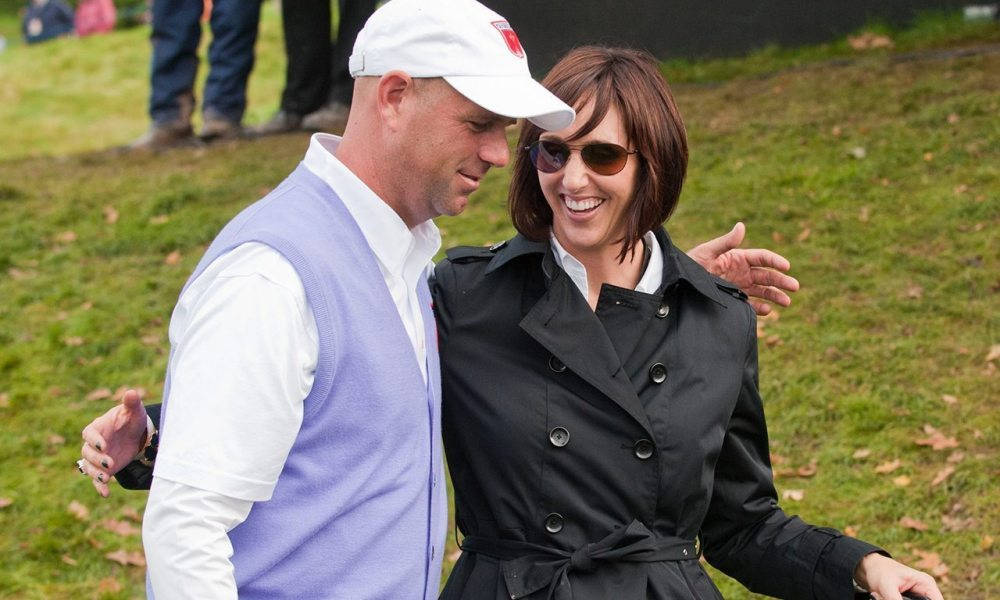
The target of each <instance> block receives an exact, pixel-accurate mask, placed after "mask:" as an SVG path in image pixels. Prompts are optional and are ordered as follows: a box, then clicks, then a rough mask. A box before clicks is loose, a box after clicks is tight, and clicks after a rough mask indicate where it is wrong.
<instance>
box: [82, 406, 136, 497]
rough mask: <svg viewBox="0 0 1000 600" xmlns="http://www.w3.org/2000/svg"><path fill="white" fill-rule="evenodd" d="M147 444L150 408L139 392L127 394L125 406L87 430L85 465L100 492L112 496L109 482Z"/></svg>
mask: <svg viewBox="0 0 1000 600" xmlns="http://www.w3.org/2000/svg"><path fill="white" fill-rule="evenodd" d="M145 442H146V408H145V407H144V406H143V405H142V401H141V400H140V399H139V393H138V392H136V391H135V390H129V391H127V392H125V396H124V397H123V398H122V403H121V404H119V405H118V406H115V407H114V408H112V409H111V410H109V411H108V412H106V413H104V414H103V415H101V416H99V417H97V418H96V419H94V420H93V421H91V423H90V425H87V426H86V427H85V428H84V429H83V448H82V449H81V450H80V454H81V455H82V456H83V462H82V463H80V468H81V469H83V472H84V473H85V474H87V475H88V476H90V478H91V479H92V480H93V482H94V487H95V488H96V489H97V492H98V493H99V494H100V495H101V496H104V497H105V498H107V497H108V494H110V493H111V490H109V489H108V481H110V480H111V476H112V475H114V474H115V473H117V472H118V471H120V470H121V469H122V467H124V466H125V465H127V464H128V463H130V462H132V459H133V458H134V457H135V455H136V454H137V453H138V452H139V450H140V449H141V448H142V446H143V444H144V443H145Z"/></svg>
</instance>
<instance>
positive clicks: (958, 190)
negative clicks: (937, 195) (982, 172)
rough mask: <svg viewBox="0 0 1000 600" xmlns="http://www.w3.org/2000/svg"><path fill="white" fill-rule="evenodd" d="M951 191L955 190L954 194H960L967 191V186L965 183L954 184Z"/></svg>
mask: <svg viewBox="0 0 1000 600" xmlns="http://www.w3.org/2000/svg"><path fill="white" fill-rule="evenodd" d="M952 191H954V192H955V195H956V196H961V195H962V194H964V193H965V192H967V191H969V186H968V185H966V184H964V183H960V184H958V185H956V186H955V189H954V190H952Z"/></svg>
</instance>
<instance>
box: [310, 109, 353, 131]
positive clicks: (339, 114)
mask: <svg viewBox="0 0 1000 600" xmlns="http://www.w3.org/2000/svg"><path fill="white" fill-rule="evenodd" d="M350 110H351V107H350V106H347V105H345V104H341V103H339V102H331V103H329V104H327V105H325V106H323V107H322V108H320V109H319V110H317V111H314V112H311V113H309V114H308V115H306V116H305V117H303V118H302V129H304V130H306V131H322V132H324V133H333V134H335V135H341V134H342V133H344V127H346V126H347V115H348V113H349V112H350Z"/></svg>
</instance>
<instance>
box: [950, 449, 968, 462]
mask: <svg viewBox="0 0 1000 600" xmlns="http://www.w3.org/2000/svg"><path fill="white" fill-rule="evenodd" d="M946 460H947V461H948V462H950V463H952V464H954V463H960V462H962V461H963V460H965V452H962V451H961V450H955V451H954V452H952V453H951V454H949V455H948V458H947V459H946Z"/></svg>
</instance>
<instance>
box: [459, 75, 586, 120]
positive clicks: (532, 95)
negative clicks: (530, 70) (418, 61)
mask: <svg viewBox="0 0 1000 600" xmlns="http://www.w3.org/2000/svg"><path fill="white" fill-rule="evenodd" d="M444 80H445V81H447V82H448V83H449V84H450V85H451V87H453V88H455V90H457V91H458V93H460V94H462V95H463V96H465V97H466V98H468V99H469V100H472V101H473V102H475V103H476V104H478V105H479V106H481V107H483V108H485V109H486V110H488V111H490V112H494V113H496V114H498V115H503V116H505V117H510V118H512V119H528V120H529V121H531V122H532V123H534V124H535V125H538V126H539V127H541V128H542V129H545V130H546V131H557V130H559V129H565V128H566V127H569V126H570V125H571V124H572V123H573V119H574V118H575V117H576V112H575V111H574V110H573V109H572V108H571V107H570V106H569V105H568V104H566V103H565V102H563V101H562V100H560V99H559V98H556V97H555V96H554V95H553V94H552V92H550V91H548V90H547V89H545V87H544V86H542V84H540V83H538V82H537V81H535V80H534V79H532V78H530V77H466V76H454V75H447V76H445V77H444Z"/></svg>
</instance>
